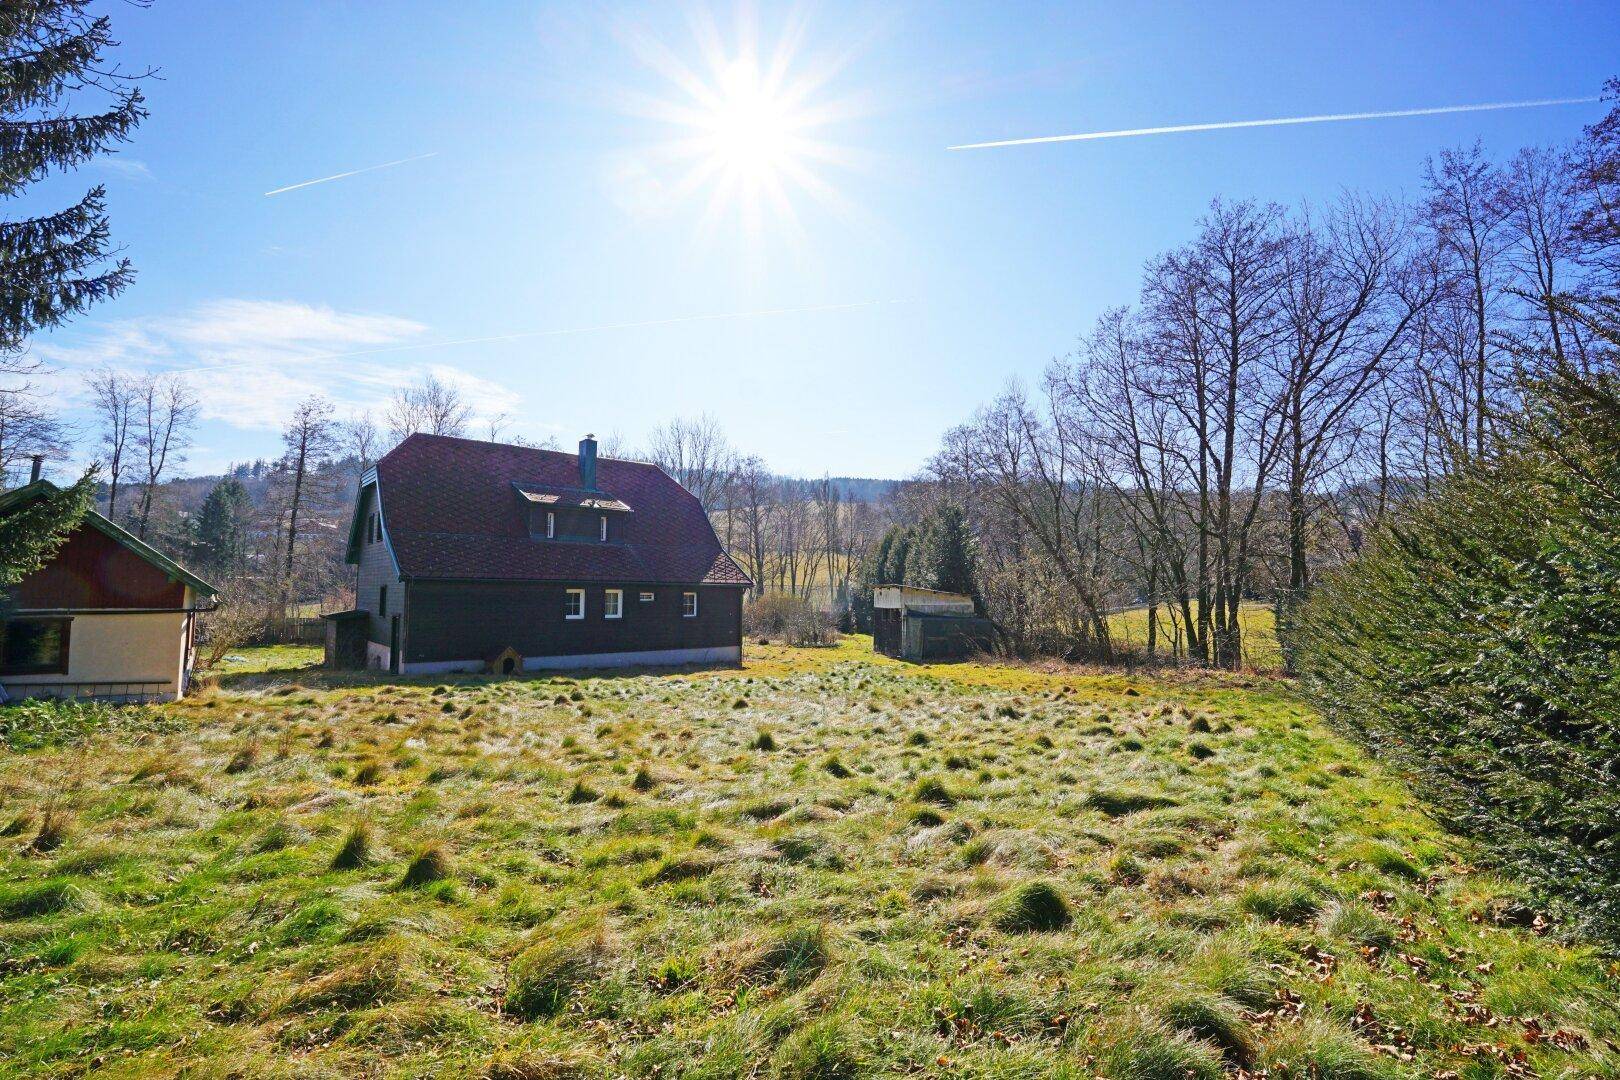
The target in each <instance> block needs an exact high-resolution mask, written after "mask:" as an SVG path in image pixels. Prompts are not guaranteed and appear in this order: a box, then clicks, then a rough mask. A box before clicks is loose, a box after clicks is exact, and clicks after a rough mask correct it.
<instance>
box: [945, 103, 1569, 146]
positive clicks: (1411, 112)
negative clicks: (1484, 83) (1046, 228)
mask: <svg viewBox="0 0 1620 1080" xmlns="http://www.w3.org/2000/svg"><path fill="white" fill-rule="evenodd" d="M1598 100H1601V99H1599V98H1595V97H1578V98H1542V99H1539V100H1535V101H1498V102H1492V103H1488V104H1483V105H1437V106H1432V107H1425V108H1420V109H1385V110H1383V111H1380V112H1354V113H1324V114H1321V115H1318V116H1284V117H1277V118H1274V119H1270V120H1221V121H1217V122H1215V123H1208V124H1171V125H1169V126H1167V127H1146V128H1122V129H1120V130H1118V131H1086V132H1081V133H1079V134H1075V135H1039V136H1035V137H1033V138H1027V139H998V140H995V141H992V142H976V143H961V144H959V145H957V146H947V147H946V148H945V149H947V150H994V149H999V148H1001V147H1007V146H1038V145H1041V144H1043V143H1060V142H1088V141H1090V140H1093V139H1129V138H1135V137H1137V136H1139V135H1177V134H1181V133H1183V132H1189V131H1227V130H1230V129H1233V128H1256V127H1283V126H1288V125H1293V124H1331V123H1340V122H1343V121H1346V120H1389V119H1394V118H1396V117H1402V116H1440V115H1443V114H1446V113H1469V112H1493V111H1495V110H1498V109H1538V108H1543V107H1545V106H1549V105H1589V104H1591V103H1592V102H1594V101H1598Z"/></svg>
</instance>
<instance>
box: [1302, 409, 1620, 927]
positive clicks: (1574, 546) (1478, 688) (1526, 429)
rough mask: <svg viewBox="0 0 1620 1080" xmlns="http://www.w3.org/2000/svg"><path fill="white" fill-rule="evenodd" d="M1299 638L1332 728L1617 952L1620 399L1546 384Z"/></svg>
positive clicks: (1401, 520)
mask: <svg viewBox="0 0 1620 1080" xmlns="http://www.w3.org/2000/svg"><path fill="white" fill-rule="evenodd" d="M1292 637H1293V641H1292V642H1291V646H1292V650H1293V655H1294V661H1295V665H1296V668H1297V670H1298V672H1299V674H1300V676H1301V679H1302V685H1303V686H1304V688H1305V690H1306V691H1307V693H1309V694H1310V695H1311V696H1312V697H1313V698H1315V699H1316V701H1317V702H1318V704H1319V705H1320V706H1321V707H1322V708H1323V710H1324V712H1325V713H1326V714H1327V715H1328V716H1329V718H1330V719H1332V720H1333V721H1334V722H1336V723H1337V724H1338V725H1339V726H1341V727H1342V728H1343V729H1344V730H1345V731H1347V732H1348V733H1350V734H1351V735H1353V736H1354V737H1355V738H1357V739H1359V740H1361V741H1362V742H1364V743H1365V744H1366V745H1367V746H1368V747H1369V748H1370V749H1371V750H1372V752H1373V753H1374V754H1375V755H1377V756H1379V757H1381V758H1383V759H1385V760H1387V761H1388V762H1390V763H1391V764H1392V765H1393V766H1394V767H1395V768H1396V769H1397V770H1398V771H1400V772H1401V773H1403V774H1404V775H1405V776H1406V777H1407V778H1408V779H1410V780H1411V781H1412V782H1413V783H1414V784H1415V786H1417V787H1418V789H1419V790H1420V791H1421V792H1422V793H1423V794H1424V795H1425V796H1427V797H1428V798H1429V799H1430V800H1431V802H1432V803H1433V804H1434V806H1435V807H1436V808H1437V809H1438V811H1439V812H1440V814H1441V815H1442V816H1443V817H1444V818H1445V819H1446V820H1447V822H1448V824H1450V825H1451V826H1453V827H1455V828H1458V829H1459V830H1461V831H1464V832H1468V833H1471V834H1473V835H1474V836H1476V837H1478V838H1479V839H1480V840H1481V841H1482V842H1483V845H1484V846H1485V848H1486V850H1487V851H1488V852H1489V853H1490V854H1491V855H1492V856H1493V857H1494V858H1495V859H1496V860H1498V861H1499V862H1500V863H1502V864H1504V865H1506V866H1507V867H1508V868H1509V869H1511V870H1513V871H1515V872H1517V873H1518V874H1520V875H1522V876H1523V877H1524V878H1526V879H1527V880H1528V881H1529V882H1531V883H1532V884H1534V885H1536V886H1538V887H1539V890H1540V891H1541V892H1542V893H1543V895H1545V896H1548V897H1551V898H1553V899H1555V900H1558V901H1562V906H1563V908H1564V910H1565V912H1566V913H1567V914H1568V916H1569V917H1571V918H1572V919H1573V920H1575V921H1577V922H1580V923H1583V924H1585V926H1586V927H1587V928H1588V929H1591V930H1595V931H1597V932H1599V933H1602V934H1604V935H1606V936H1608V937H1610V938H1616V937H1620V386H1617V384H1616V383H1615V382H1614V381H1613V380H1612V379H1597V380H1590V379H1586V380H1581V379H1575V378H1572V377H1564V378H1560V379H1558V380H1556V381H1554V382H1551V383H1548V384H1543V385H1541V386H1538V387H1535V388H1533V390H1532V394H1531V407H1530V411H1529V413H1528V415H1527V416H1526V417H1525V418H1524V420H1523V424H1522V427H1521V428H1520V429H1519V430H1518V431H1517V432H1516V433H1515V434H1514V435H1513V436H1511V437H1510V438H1509V439H1508V440H1507V445H1506V446H1505V447H1504V449H1503V452H1502V453H1501V454H1500V455H1499V456H1497V457H1495V458H1493V459H1492V460H1491V461H1490V462H1488V463H1484V464H1479V465H1475V466H1474V467H1471V468H1468V469H1465V470H1463V471H1462V472H1461V473H1459V474H1458V475H1456V476H1454V477H1452V478H1450V479H1449V480H1447V481H1446V482H1445V483H1444V484H1443V485H1442V486H1441V487H1440V488H1439V490H1437V491H1436V492H1434V493H1433V494H1432V495H1431V496H1430V497H1427V498H1423V499H1420V500H1414V501H1413V502H1412V504H1411V505H1410V506H1408V507H1406V508H1405V509H1404V510H1403V511H1402V512H1401V513H1400V514H1398V515H1397V516H1396V517H1395V518H1394V519H1393V520H1392V521H1391V522H1389V523H1388V524H1387V525H1386V527H1384V528H1382V529H1380V530H1379V531H1378V533H1377V535H1376V536H1375V537H1374V538H1373V540H1372V541H1371V542H1370V544H1369V545H1368V548H1367V549H1366V550H1364V551H1363V553H1362V555H1361V556H1360V557H1359V558H1357V559H1356V560H1355V561H1354V562H1353V563H1352V564H1350V565H1349V566H1348V567H1346V568H1345V569H1344V570H1342V571H1341V572H1339V573H1338V574H1337V575H1336V576H1334V577H1332V578H1331V579H1329V580H1327V581H1325V582H1324V583H1323V584H1322V586H1321V587H1320V588H1319V589H1318V590H1316V592H1315V593H1314V595H1313V596H1312V597H1311V598H1310V600H1309V601H1308V602H1307V603H1306V604H1305V605H1304V607H1303V609H1302V610H1301V612H1300V614H1299V619H1298V623H1297V625H1296V626H1295V627H1294V628H1293V631H1292Z"/></svg>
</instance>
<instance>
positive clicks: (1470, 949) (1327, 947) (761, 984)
mask: <svg viewBox="0 0 1620 1080" xmlns="http://www.w3.org/2000/svg"><path fill="white" fill-rule="evenodd" d="M311 653H312V651H308V650H306V651H304V652H302V653H299V652H291V653H284V654H281V655H270V654H267V653H254V652H249V653H244V654H243V655H244V659H243V660H242V661H241V662H239V663H237V665H236V670H234V671H228V672H226V673H225V674H224V675H223V676H222V678H221V680H220V684H221V685H220V686H219V687H217V688H214V689H211V690H208V691H205V692H204V693H202V694H200V695H198V696H197V697H196V698H195V699H193V700H189V701H187V702H184V703H181V704H179V705H174V706H163V707H150V708H142V709H130V710H88V711H87V712H86V714H85V715H84V716H83V717H82V718H80V720H79V721H76V722H74V723H50V724H45V722H44V721H43V720H41V721H39V723H41V724H44V727H43V728H42V729H41V730H39V731H34V732H32V733H30V732H28V731H23V730H22V729H23V728H24V727H25V726H26V725H28V724H30V723H34V722H35V721H32V720H30V719H29V716H28V714H26V713H19V714H18V716H19V718H18V719H16V720H15V721H13V722H12V738H11V741H10V743H6V742H0V832H3V834H4V839H3V845H4V846H3V847H0V1075H5V1076H25V1075H30V1076H32V1075H46V1076H51V1075H54V1076H75V1075H82V1074H90V1073H94V1074H96V1075H98V1076H108V1077H126V1076H152V1077H156V1076H172V1075H176V1074H183V1075H196V1076H237V1077H257V1076H289V1077H290V1076H298V1077H328V1076H329V1077H369V1076H445V1077H450V1076H479V1077H488V1078H496V1080H561V1078H573V1077H578V1078H594V1077H602V1078H607V1077H619V1076H623V1077H638V1078H639V1077H692V1078H696V1077H773V1076H774V1077H790V1078H823V1080H833V1078H843V1077H863V1076H930V1077H961V1078H966V1077H982V1078H990V1077H1000V1078H1012V1077H1029V1078H1035V1077H1075V1078H1080V1077H1086V1078H1090V1077H1098V1076H1101V1077H1108V1078H1111V1080H1188V1078H1191V1080H1204V1078H1215V1077H1220V1076H1223V1075H1226V1076H1251V1077H1252V1076H1260V1075H1265V1076H1267V1077H1271V1078H1280V1080H1290V1078H1299V1080H1377V1078H1381V1077H1389V1078H1398V1077H1412V1078H1418V1077H1442V1078H1453V1080H1461V1078H1467V1080H1485V1078H1492V1077H1510V1078H1523V1077H1549V1078H1551V1077H1567V1078H1572V1080H1573V1078H1578V1077H1609V1076H1615V1075H1620V1049H1617V1047H1616V1043H1617V1041H1620V1008H1617V1007H1616V992H1617V990H1620V969H1617V968H1616V966H1614V965H1613V963H1612V962H1611V961H1608V960H1606V959H1605V958H1604V957H1603V956H1602V955H1601V954H1600V953H1599V952H1598V951H1597V950H1596V949H1595V948H1594V947H1592V946H1591V945H1589V944H1583V943H1581V942H1579V941H1570V940H1565V939H1564V938H1563V936H1562V934H1561V931H1560V927H1559V926H1558V925H1556V923H1552V922H1549V920H1548V919H1547V918H1546V917H1545V916H1543V915H1542V914H1540V913H1538V911H1537V909H1536V908H1535V906H1534V905H1533V904H1531V903H1530V902H1528V901H1527V900H1526V899H1525V898H1524V897H1523V896H1521V895H1520V893H1519V892H1518V890H1516V888H1515V887H1514V886H1513V885H1511V884H1510V883H1508V882H1506V881H1504V880H1502V879H1500V878H1499V877H1497V876H1494V875H1493V874H1492V873H1489V872H1487V871H1484V870H1481V869H1479V868H1477V867H1476V866H1474V865H1472V861H1471V857H1470V852H1469V851H1468V849H1467V848H1466V847H1465V846H1464V845H1463V844H1462V843H1461V842H1460V841H1457V840H1455V839H1453V838H1451V837H1448V836H1447V835H1446V834H1444V833H1442V832H1441V831H1440V830H1439V829H1438V828H1437V827H1436V826H1435V825H1434V824H1433V823H1432V822H1431V821H1430V820H1429V819H1428V818H1427V817H1426V816H1425V815H1424V813H1423V812H1422V809H1421V807H1420V806H1419V805H1417V804H1416V803H1415V802H1414V801H1413V799H1412V798H1411V796H1410V795H1408V794H1407V793H1406V791H1405V790H1404V789H1403V788H1401V787H1400V786H1398V785H1397V784H1396V783H1394V782H1393V781H1391V780H1390V779H1388V778H1387V777H1386V776H1384V775H1383V774H1382V773H1381V771H1380V769H1379V768H1378V767H1377V766H1376V765H1375V764H1374V763H1372V762H1370V761H1369V760H1367V759H1366V758H1365V757H1364V756H1363V755H1361V754H1360V753H1359V752H1358V751H1357V750H1355V749H1354V748H1353V747H1351V746H1350V745H1348V744H1347V743H1345V742H1343V741H1342V740H1340V739H1339V738H1337V737H1335V736H1334V735H1332V734H1331V733H1330V732H1329V731H1327V730H1326V729H1325V728H1324V726H1323V725H1322V724H1321V722H1320V721H1319V720H1318V719H1317V718H1316V717H1315V716H1314V715H1312V714H1311V713H1310V712H1309V711H1308V710H1307V709H1306V708H1305V707H1304V706H1302V705H1300V704H1299V703H1297V702H1296V700H1295V699H1293V698H1292V697H1291V696H1290V695H1289V694H1288V693H1287V692H1286V690H1285V689H1283V688H1281V687H1280V686H1278V685H1276V684H1273V683H1270V682H1267V681H1263V680H1259V679H1255V678H1234V677H1217V676H1199V677H1196V678H1195V677H1190V676H1188V677H1170V678H1160V677H1147V676H1131V677H1126V676H1121V675H1115V674H1096V673H1087V672H1084V671H1081V670H1078V669H1072V668H1064V667H1061V666H1056V665H1053V666H1047V667H1024V666H993V665H981V664H956V665H932V666H930V665H907V664H902V663H898V662H894V661H889V660H886V659H883V658H880V657H874V656H873V655H872V653H871V651H870V644H869V641H868V640H867V639H861V638H849V639H845V640H844V642H843V643H842V644H840V645H839V646H837V647H835V648H830V649H818V650H793V649H787V648H781V647H770V646H761V647H752V646H751V647H750V648H749V650H748V658H747V664H746V666H745V667H744V668H743V669H741V670H709V671H699V672H681V673H650V674H649V673H630V674H615V675H604V676H601V677H581V678H575V677H561V676H559V677H540V678H532V679H521V680H507V681H497V680H491V679H482V678H470V677H469V678H456V679H452V680H449V681H441V680H410V679H407V680H402V681H399V682H397V683H388V682H383V681H380V680H378V679H376V678H375V677H373V676H370V675H360V674H353V675H341V676H339V675H332V676H323V675H322V674H321V673H319V672H318V671H316V670H314V669H312V668H300V667H296V666H291V665H297V664H299V663H302V662H304V661H307V660H308V659H310V658H311ZM8 745H9V746H12V747H21V748H22V749H7V748H6V747H7V746H8Z"/></svg>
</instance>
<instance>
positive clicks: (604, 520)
mask: <svg viewBox="0 0 1620 1080" xmlns="http://www.w3.org/2000/svg"><path fill="white" fill-rule="evenodd" d="M602 543H604V544H605V543H607V515H606V514H603V515H602Z"/></svg>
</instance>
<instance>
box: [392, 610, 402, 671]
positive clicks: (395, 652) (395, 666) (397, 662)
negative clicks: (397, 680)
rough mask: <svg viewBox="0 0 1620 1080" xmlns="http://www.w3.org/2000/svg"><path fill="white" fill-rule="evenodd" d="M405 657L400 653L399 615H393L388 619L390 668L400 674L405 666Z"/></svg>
mask: <svg viewBox="0 0 1620 1080" xmlns="http://www.w3.org/2000/svg"><path fill="white" fill-rule="evenodd" d="M402 660H403V657H401V656H400V655H399V616H398V615H394V616H391V617H390V618H389V620H388V670H389V671H392V672H393V673H394V674H395V675H398V674H399V672H400V668H401V667H402V666H403V665H402V663H401V661H402Z"/></svg>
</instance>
